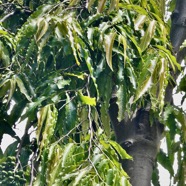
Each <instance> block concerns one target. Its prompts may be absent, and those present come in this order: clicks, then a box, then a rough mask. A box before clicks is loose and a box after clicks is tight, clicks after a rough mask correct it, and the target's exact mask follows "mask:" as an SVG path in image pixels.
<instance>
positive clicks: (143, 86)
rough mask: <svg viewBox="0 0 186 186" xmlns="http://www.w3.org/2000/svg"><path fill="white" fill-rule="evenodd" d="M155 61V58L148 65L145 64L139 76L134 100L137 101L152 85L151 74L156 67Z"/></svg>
mask: <svg viewBox="0 0 186 186" xmlns="http://www.w3.org/2000/svg"><path fill="white" fill-rule="evenodd" d="M156 63H157V61H156V60H155V59H154V60H151V61H150V62H149V64H148V66H146V68H144V69H143V71H142V73H141V76H140V77H139V81H138V88H137V90H136V98H135V100H134V102H135V101H137V100H138V99H139V98H140V97H142V96H143V95H144V94H145V93H146V92H147V91H148V90H149V88H150V87H151V86H152V83H153V78H152V74H153V72H154V69H155V67H156ZM147 69H148V70H147Z"/></svg>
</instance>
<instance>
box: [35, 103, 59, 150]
mask: <svg viewBox="0 0 186 186" xmlns="http://www.w3.org/2000/svg"><path fill="white" fill-rule="evenodd" d="M57 115H58V112H57V109H56V107H55V106H54V105H46V106H45V107H43V108H42V109H41V110H40V112H39V118H38V129H37V132H36V133H37V139H38V140H40V138H41V139H42V140H41V141H40V154H41V153H42V150H43V149H44V147H46V146H48V145H49V144H50V142H51V138H52V137H53V135H54V129H55V126H56V122H57Z"/></svg>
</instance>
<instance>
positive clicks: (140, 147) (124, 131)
mask: <svg viewBox="0 0 186 186" xmlns="http://www.w3.org/2000/svg"><path fill="white" fill-rule="evenodd" d="M117 111H118V108H117V105H116V104H115V102H113V103H111V106H110V111H109V112H110V117H111V121H112V124H113V127H114V131H115V135H116V140H117V142H118V143H119V144H120V145H121V146H122V147H123V148H124V149H125V150H126V151H127V153H128V154H130V155H131V156H132V157H133V161H131V160H122V161H121V163H122V166H123V168H124V170H125V171H126V172H127V173H128V175H129V176H130V182H131V184H132V186H139V185H142V186H150V185H151V176H152V171H153V165H154V163H155V158H156V155H157V152H158V148H159V143H160V139H161V134H162V132H163V125H161V124H160V123H159V122H155V123H153V124H150V120H149V111H148V110H145V109H139V110H138V111H137V113H136V115H135V116H134V117H133V118H132V119H128V120H125V121H124V120H123V121H121V122H118V120H117V116H116V115H115V114H114V113H117Z"/></svg>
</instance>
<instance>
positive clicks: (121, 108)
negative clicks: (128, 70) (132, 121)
mask: <svg viewBox="0 0 186 186" xmlns="http://www.w3.org/2000/svg"><path fill="white" fill-rule="evenodd" d="M116 97H117V102H116V103H117V105H118V117H117V119H118V121H119V122H120V121H122V120H123V119H124V117H125V114H124V113H125V112H126V105H127V103H128V102H127V92H126V87H125V85H124V84H123V85H122V84H121V85H120V86H119V88H118V90H117V92H116Z"/></svg>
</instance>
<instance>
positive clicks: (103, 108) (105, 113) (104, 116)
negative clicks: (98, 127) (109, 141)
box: [100, 104, 111, 137]
mask: <svg viewBox="0 0 186 186" xmlns="http://www.w3.org/2000/svg"><path fill="white" fill-rule="evenodd" d="M100 112H101V121H102V123H103V127H104V131H105V133H106V135H107V136H108V137H110V135H111V127H110V117H109V115H108V107H107V106H106V104H102V106H101V110H100Z"/></svg>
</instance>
